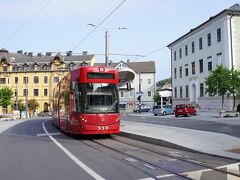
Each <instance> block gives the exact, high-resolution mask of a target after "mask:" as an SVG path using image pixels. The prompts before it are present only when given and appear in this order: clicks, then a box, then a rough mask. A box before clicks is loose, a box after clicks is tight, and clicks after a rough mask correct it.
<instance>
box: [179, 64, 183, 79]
mask: <svg viewBox="0 0 240 180" xmlns="http://www.w3.org/2000/svg"><path fill="white" fill-rule="evenodd" d="M179 75H180V78H182V66H180V69H179Z"/></svg>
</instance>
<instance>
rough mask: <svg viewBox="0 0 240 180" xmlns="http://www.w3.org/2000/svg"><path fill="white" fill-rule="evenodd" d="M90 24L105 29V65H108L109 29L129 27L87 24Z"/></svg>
mask: <svg viewBox="0 0 240 180" xmlns="http://www.w3.org/2000/svg"><path fill="white" fill-rule="evenodd" d="M87 25H89V26H93V27H96V28H97V27H98V28H101V29H105V30H106V31H105V66H106V67H108V65H109V32H108V30H109V29H118V30H122V29H127V28H125V27H118V28H114V27H99V26H96V25H94V24H87Z"/></svg>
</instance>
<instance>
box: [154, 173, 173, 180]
mask: <svg viewBox="0 0 240 180" xmlns="http://www.w3.org/2000/svg"><path fill="white" fill-rule="evenodd" d="M173 176H176V174H165V175H161V176H156V177H157V178H158V179H162V178H166V177H173Z"/></svg>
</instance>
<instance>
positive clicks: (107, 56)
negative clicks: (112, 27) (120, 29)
mask: <svg viewBox="0 0 240 180" xmlns="http://www.w3.org/2000/svg"><path fill="white" fill-rule="evenodd" d="M108 36H109V34H108V30H106V32H105V66H106V67H108V65H109V49H108V47H109V37H108Z"/></svg>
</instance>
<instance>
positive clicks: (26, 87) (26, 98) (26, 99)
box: [25, 76, 28, 118]
mask: <svg viewBox="0 0 240 180" xmlns="http://www.w3.org/2000/svg"><path fill="white" fill-rule="evenodd" d="M27 83H28V77H26V76H25V89H26V96H25V101H26V118H28V86H27Z"/></svg>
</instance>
